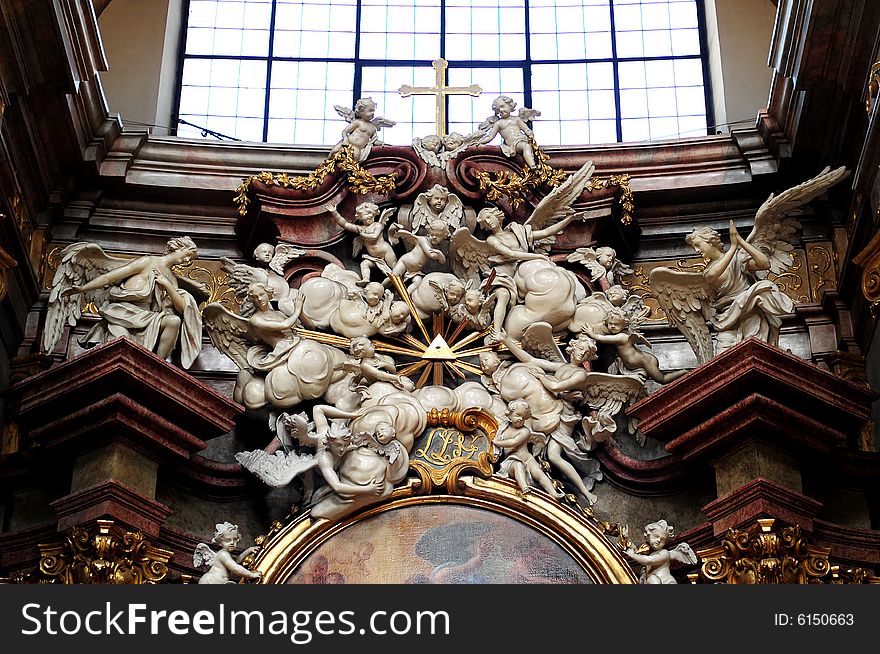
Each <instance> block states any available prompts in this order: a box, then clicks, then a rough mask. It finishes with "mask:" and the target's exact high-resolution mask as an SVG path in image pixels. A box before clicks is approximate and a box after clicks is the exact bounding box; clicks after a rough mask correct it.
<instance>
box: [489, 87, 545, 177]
mask: <svg viewBox="0 0 880 654" xmlns="http://www.w3.org/2000/svg"><path fill="white" fill-rule="evenodd" d="M514 109H516V102H514V100H513V98H511V97H510V96H507V95H499V96H498V97H497V98H495V100H494V101H493V102H492V111H493V114H492V115H491V116H489V118H487V119H486V120H485V121H484V122H483V123H482V124H481V125H480V128H479V129H480V131H484V130H485V134H484V136H483V137H482V138H481V139H480V141H479V143H481V144H485V143H490V142H491V141H492V139H494V138H495V137H496V136H498V135H499V134H500V135H501V140H502V142H501V151H502V152H503V153H504V154H505V156H508V157H515V156H516V155H517V154H520V155H522V158H523V159H524V160H525V162H526V166H527V167H529V168H534V167H535V151H534V149H533V148H532V141H533V140H534V138H535V135H534V133H532V130H531V129H530V128H529V126H528V125H527V124H526V123H527V122H528V121H530V120H532V119H533V118H535V117H536V116H540V115H541V112H540V111H536V110H534V109H528V108H526V107H523V108H522V109H520V110H519V113H518V114H517V115H514V113H513V110H514Z"/></svg>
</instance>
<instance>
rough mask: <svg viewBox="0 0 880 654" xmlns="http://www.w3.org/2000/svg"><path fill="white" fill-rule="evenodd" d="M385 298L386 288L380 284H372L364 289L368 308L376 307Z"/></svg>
mask: <svg viewBox="0 0 880 654" xmlns="http://www.w3.org/2000/svg"><path fill="white" fill-rule="evenodd" d="M384 297H385V287H384V286H382V284H380V283H379V282H370V283H369V284H367V285H366V286H365V287H364V300H366V302H367V306H370V307H375V306H377V305H378V304H379V303H380V302H381V301H382V298H384Z"/></svg>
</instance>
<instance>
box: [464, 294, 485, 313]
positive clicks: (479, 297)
mask: <svg viewBox="0 0 880 654" xmlns="http://www.w3.org/2000/svg"><path fill="white" fill-rule="evenodd" d="M485 301H486V296H485V295H483V292H482V291H481V290H480V289H478V288H470V289H468V290H467V291H465V294H464V308H465V309H467V312H468V313H469V314H471V315H472V316H476V315H477V314H479V313H480V309H482V308H483V302H485Z"/></svg>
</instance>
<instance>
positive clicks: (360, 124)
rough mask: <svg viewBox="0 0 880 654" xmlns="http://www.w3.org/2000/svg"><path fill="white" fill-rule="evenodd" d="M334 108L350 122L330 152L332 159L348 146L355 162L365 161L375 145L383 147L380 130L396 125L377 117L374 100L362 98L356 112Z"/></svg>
mask: <svg viewBox="0 0 880 654" xmlns="http://www.w3.org/2000/svg"><path fill="white" fill-rule="evenodd" d="M333 108H334V109H335V110H336V113H338V114H339V115H340V116H342V117H343V118H345V119H346V120H347V121H348V126H347V127H346V128H345V129H344V130H342V140H341V141H339V143H337V144H336V145H335V146H334V147H333V149H332V150H331V151H330V157H331V158H332V157H333V155H334V154H336V153H337V152H338V151H339V150H340V149H341V148H342V147H343V146H345V145H347V146H348V147H349V148H351V154H352V157H353V158H354V160H355V161H357V162H361V161H364V160H365V159H366V158H367V157H368V156H369V155H370V150H371V149H372V148H373V146H374V145H382V141H380V140H379V130H380V129H381V128H383V127H393V126H394V125H395V124H396V123H395V122H394V121H393V120H388V119H387V118H382V117H381V116H376V103H375V102H373V99H372V98H361V99H360V100H358V101H357V102H356V103H355V105H354V110H352V109H348V108H346V107H343V106H342V105H334V106H333Z"/></svg>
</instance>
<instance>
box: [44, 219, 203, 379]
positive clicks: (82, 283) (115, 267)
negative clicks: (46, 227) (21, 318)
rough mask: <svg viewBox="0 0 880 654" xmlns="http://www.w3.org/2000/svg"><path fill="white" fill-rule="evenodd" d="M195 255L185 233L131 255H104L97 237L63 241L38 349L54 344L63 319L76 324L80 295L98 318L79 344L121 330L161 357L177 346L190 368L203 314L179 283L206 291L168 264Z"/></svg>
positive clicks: (182, 262) (199, 339)
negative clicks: (151, 251)
mask: <svg viewBox="0 0 880 654" xmlns="http://www.w3.org/2000/svg"><path fill="white" fill-rule="evenodd" d="M197 256H198V250H197V249H196V244H195V243H194V242H193V240H192V239H191V238H190V237H189V236H178V237H175V238H172V239H171V240H169V241H168V244H167V246H166V248H165V252H164V254H161V255H144V256H140V257H137V258H135V259H125V258H122V257H115V256H112V255H109V254H107V253H105V252H104V250H102V249H101V246H99V245H97V244H96V243H73V244H71V245H68V246H67V247H66V248H64V250H62V251H61V264H60V265H59V266H58V270H57V271H56V272H55V277H54V279H53V280H52V290H51V291H50V292H49V308H48V311H47V314H46V326H45V329H44V332H43V349H44V350H45V351H47V352H51V351H52V350H53V349H54V348H55V345H56V344H57V343H58V339H59V338H60V337H61V333H62V331H63V330H64V324H65V323H68V324H70V325H71V326H73V325H75V324H76V321H77V320H79V318H80V317H81V315H82V309H81V307H82V300H85V301H86V302H93V303H94V304H95V306H97V307H98V315H100V316H101V321H100V322H99V323H98V324H96V325H95V326H94V327H92V329H91V330H90V331H89V333H88V334H86V335H85V336H84V337H83V339H82V340H81V341H80V342H81V343H82V344H83V345H86V344H98V343H106V342H107V341H110V340H112V339H114V338H117V337H119V336H124V337H126V338H129V339H131V340H133V341H135V342H137V343H140V344H141V345H143V346H144V347H145V348H147V349H148V350H152V351H154V352H155V353H156V356H158V357H160V358H162V359H167V358H168V357H169V356H171V353H172V352H173V351H174V349H175V347H179V349H180V362H181V365H183V367H184V368H189V367H190V366H191V365H192V364H193V362H194V361H195V359H196V357H197V356H198V354H199V352H200V351H201V349H202V318H201V315H200V314H199V306H198V302H197V301H196V300H195V298H194V297H193V296H192V294H191V293H190V292H188V291H187V290H184V289H183V288H181V285H184V286H188V287H189V288H190V289H192V290H193V291H195V292H200V293H204V294H205V295H207V293H206V289H205V288H204V286H203V285H201V284H197V283H196V282H193V281H192V280H189V279H186V278H184V277H180V276H178V275H177V274H175V272H174V270H173V269H174V268H175V267H176V266H181V265H186V264H189V263H191V262H192V261H193V260H194V259H195V258H196V257H197ZM80 296H82V297H80Z"/></svg>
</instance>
